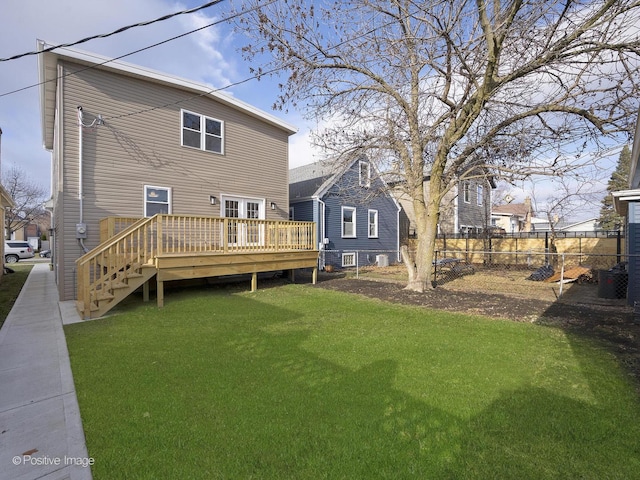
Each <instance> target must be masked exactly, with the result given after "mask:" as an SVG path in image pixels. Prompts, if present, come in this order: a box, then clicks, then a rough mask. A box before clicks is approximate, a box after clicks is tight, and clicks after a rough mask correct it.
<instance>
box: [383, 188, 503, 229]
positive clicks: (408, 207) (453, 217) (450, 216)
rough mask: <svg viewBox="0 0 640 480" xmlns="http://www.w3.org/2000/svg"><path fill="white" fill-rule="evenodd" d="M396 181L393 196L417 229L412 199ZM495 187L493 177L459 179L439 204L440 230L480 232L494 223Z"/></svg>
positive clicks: (411, 227) (427, 189)
mask: <svg viewBox="0 0 640 480" xmlns="http://www.w3.org/2000/svg"><path fill="white" fill-rule="evenodd" d="M390 183H391V184H392V185H393V187H394V188H393V192H394V196H395V197H396V198H397V199H398V201H399V202H400V205H401V206H402V208H403V210H404V211H405V212H406V215H407V217H408V219H409V234H410V235H411V236H414V235H415V234H416V231H417V226H416V219H415V211H414V209H413V200H412V199H411V198H410V196H409V195H407V193H406V192H405V191H404V190H403V188H402V185H401V184H400V183H398V182H396V183H394V182H391V181H390ZM423 186H424V196H425V198H428V197H429V176H426V177H425V178H424V182H423ZM494 188H496V185H495V183H494V181H493V179H491V178H488V179H485V178H483V177H477V178H472V179H469V180H464V181H460V182H459V183H458V184H457V185H456V186H455V187H454V188H452V189H451V190H450V191H449V192H447V194H446V195H445V197H444V198H443V200H442V203H441V205H440V220H439V222H438V233H439V234H463V235H468V234H469V235H470V234H477V233H481V232H483V231H485V230H486V228H487V227H488V226H490V225H491V192H492V190H493V189H494Z"/></svg>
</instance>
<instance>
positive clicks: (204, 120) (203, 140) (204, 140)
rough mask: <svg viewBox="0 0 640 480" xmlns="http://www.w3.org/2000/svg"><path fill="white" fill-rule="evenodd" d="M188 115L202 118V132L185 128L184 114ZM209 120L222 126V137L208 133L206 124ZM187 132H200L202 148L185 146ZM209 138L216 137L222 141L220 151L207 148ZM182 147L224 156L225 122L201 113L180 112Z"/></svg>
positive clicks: (182, 110)
mask: <svg viewBox="0 0 640 480" xmlns="http://www.w3.org/2000/svg"><path fill="white" fill-rule="evenodd" d="M185 113H188V114H189V115H195V116H196V117H200V130H194V129H191V128H188V127H185V126H184V114H185ZM207 120H211V121H214V122H218V123H219V124H220V136H218V135H214V134H211V133H207V129H206V124H207ZM185 130H187V131H189V132H198V133H199V134H200V146H198V147H194V146H192V145H185V143H184V131H185ZM207 136H209V137H215V138H219V139H220V151H217V150H208V149H207V148H206V146H207ZM180 145H182V146H183V147H187V148H194V149H196V150H202V151H203V152H209V153H215V154H217V155H224V122H223V121H222V120H220V119H217V118H213V117H207V116H206V115H202V114H200V113H196V112H192V111H190V110H184V109H181V110H180Z"/></svg>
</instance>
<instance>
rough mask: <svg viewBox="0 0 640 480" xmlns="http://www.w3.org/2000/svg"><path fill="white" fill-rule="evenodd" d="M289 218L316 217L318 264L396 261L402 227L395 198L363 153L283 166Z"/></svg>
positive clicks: (405, 225) (337, 265)
mask: <svg viewBox="0 0 640 480" xmlns="http://www.w3.org/2000/svg"><path fill="white" fill-rule="evenodd" d="M289 218H290V219H291V220H299V221H314V222H316V225H317V229H318V231H317V238H318V241H319V243H320V245H319V248H320V250H321V255H320V263H321V264H320V267H321V268H324V267H326V266H329V265H331V266H332V267H335V268H341V267H355V266H365V265H373V264H376V263H377V264H380V265H384V264H385V263H386V262H388V261H392V262H394V261H398V260H399V250H400V245H401V241H403V240H404V239H406V234H405V233H404V230H407V232H408V222H407V221H406V216H404V215H403V212H402V209H401V207H400V205H399V203H398V202H397V201H396V200H395V199H394V198H393V197H392V196H391V193H390V191H389V188H388V187H387V185H386V184H385V183H384V182H383V181H382V180H381V179H380V178H379V177H378V176H377V175H376V172H375V171H374V169H373V167H372V166H371V164H370V162H369V161H368V160H367V158H366V157H360V158H358V159H356V160H353V161H351V162H349V163H348V164H347V165H342V166H341V167H336V166H335V165H332V164H330V163H324V162H318V163H313V164H310V165H304V166H302V167H298V168H294V169H292V170H289Z"/></svg>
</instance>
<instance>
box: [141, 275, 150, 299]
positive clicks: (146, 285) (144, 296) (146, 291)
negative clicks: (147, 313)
mask: <svg viewBox="0 0 640 480" xmlns="http://www.w3.org/2000/svg"><path fill="white" fill-rule="evenodd" d="M149 282H150V280H147V281H146V282H144V283H143V284H142V301H143V302H148V301H149Z"/></svg>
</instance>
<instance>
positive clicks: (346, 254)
mask: <svg viewBox="0 0 640 480" xmlns="http://www.w3.org/2000/svg"><path fill="white" fill-rule="evenodd" d="M349 258H351V259H352V260H353V262H352V263H345V260H346V259H349ZM342 266H343V267H355V266H357V265H356V252H344V253H343V254H342Z"/></svg>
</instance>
